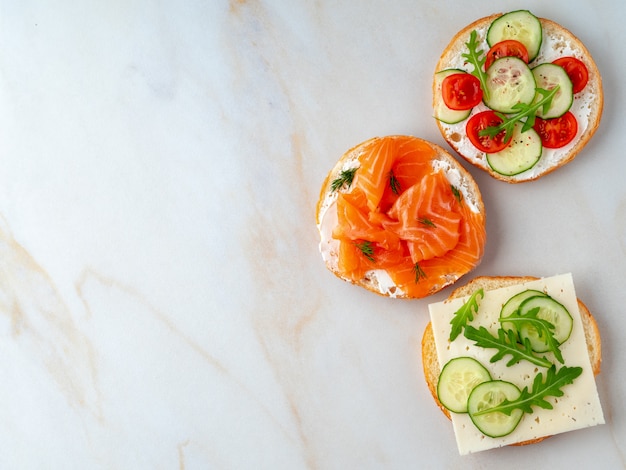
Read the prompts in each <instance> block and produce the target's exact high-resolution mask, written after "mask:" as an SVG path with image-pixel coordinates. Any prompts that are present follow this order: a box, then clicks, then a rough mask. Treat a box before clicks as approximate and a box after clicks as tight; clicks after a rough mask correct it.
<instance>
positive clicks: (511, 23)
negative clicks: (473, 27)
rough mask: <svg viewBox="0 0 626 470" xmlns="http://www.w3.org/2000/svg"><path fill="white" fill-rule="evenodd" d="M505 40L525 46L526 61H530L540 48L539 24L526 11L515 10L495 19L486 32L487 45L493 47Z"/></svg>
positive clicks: (541, 34) (534, 17) (540, 31)
mask: <svg viewBox="0 0 626 470" xmlns="http://www.w3.org/2000/svg"><path fill="white" fill-rule="evenodd" d="M506 39H515V40H516V41H519V42H521V43H522V44H524V46H526V50H527V51H528V60H529V61H532V60H533V59H534V58H535V57H537V54H539V49H540V48H541V42H542V40H543V31H542V28H541V22H540V21H539V19H538V18H537V17H536V16H535V15H533V14H532V13H531V12H529V11H528V10H516V11H512V12H509V13H507V14H505V15H502V16H501V17H499V18H496V19H495V20H494V21H493V22H492V23H491V25H490V26H489V30H488V31H487V43H488V44H489V47H493V46H494V45H495V44H496V43H499V42H500V41H504V40H506Z"/></svg>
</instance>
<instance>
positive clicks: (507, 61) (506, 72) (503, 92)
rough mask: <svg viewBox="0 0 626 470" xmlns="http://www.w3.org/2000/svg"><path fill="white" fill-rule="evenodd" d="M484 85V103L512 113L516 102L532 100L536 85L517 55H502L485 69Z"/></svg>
mask: <svg viewBox="0 0 626 470" xmlns="http://www.w3.org/2000/svg"><path fill="white" fill-rule="evenodd" d="M485 86H486V88H487V90H488V93H486V95H487V96H486V97H484V98H483V100H484V102H485V104H486V105H487V106H489V107H490V108H491V109H493V110H494V111H500V112H501V113H512V112H515V109H514V108H513V106H515V105H516V104H518V103H525V104H530V103H532V102H533V99H534V98H535V88H536V86H537V85H536V83H535V76H534V75H533V72H532V70H531V69H530V67H528V65H527V64H526V62H524V61H523V60H522V59H519V58H517V57H502V58H500V59H498V60H496V61H495V62H494V63H493V64H491V66H490V67H489V68H488V69H487V81H486V83H485Z"/></svg>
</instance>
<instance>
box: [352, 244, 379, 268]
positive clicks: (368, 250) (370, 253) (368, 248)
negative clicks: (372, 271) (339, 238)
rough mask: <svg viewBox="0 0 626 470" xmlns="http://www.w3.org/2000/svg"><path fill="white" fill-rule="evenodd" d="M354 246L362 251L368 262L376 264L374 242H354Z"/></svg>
mask: <svg viewBox="0 0 626 470" xmlns="http://www.w3.org/2000/svg"><path fill="white" fill-rule="evenodd" d="M354 245H355V246H356V247H357V248H358V249H359V250H361V253H363V256H365V257H366V258H367V259H368V260H370V261H371V262H372V263H374V262H375V260H374V246H373V245H372V242H370V241H367V240H365V241H362V242H360V243H359V242H354Z"/></svg>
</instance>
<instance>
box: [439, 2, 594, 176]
mask: <svg viewBox="0 0 626 470" xmlns="http://www.w3.org/2000/svg"><path fill="white" fill-rule="evenodd" d="M603 100H604V98H603V90H602V80H601V77H600V73H599V71H598V68H597V67H596V64H595V62H594V61H593V59H592V57H591V54H590V53H589V51H588V50H587V49H586V48H585V46H584V45H583V44H582V42H581V41H580V40H579V39H578V38H577V37H576V36H574V35H573V34H572V33H571V32H570V31H568V30H567V29H565V28H564V27H563V26H561V25H559V24H557V23H555V22H554V21H550V20H547V19H543V18H537V17H536V16H534V15H533V14H532V13H530V12H529V11H527V10H518V11H512V12H509V13H506V14H496V15H492V16H488V17H485V18H482V19H479V20H477V21H475V22H474V23H472V24H470V25H468V26H467V27H465V28H464V29H463V30H461V31H460V32H459V33H458V34H457V35H456V36H455V37H454V38H453V39H452V41H451V42H450V44H449V45H448V46H447V47H446V48H445V50H444V52H443V54H442V55H441V58H440V60H439V62H438V63H437V66H436V69H435V74H434V80H433V109H434V116H435V118H436V120H437V124H438V126H439V129H440V131H441V134H442V135H443V137H444V138H445V140H446V141H447V142H448V143H449V144H450V146H451V147H452V148H453V149H454V150H455V151H456V152H457V153H458V154H459V155H461V156H462V157H463V158H465V159H466V160H467V161H468V162H470V163H471V164H473V165H475V166H477V167H479V168H481V169H483V170H485V171H487V172H488V173H489V174H491V175H492V176H493V177H495V178H497V179H499V180H502V181H506V182H509V183H520V182H524V181H531V180H535V179H537V178H539V177H541V176H543V175H546V174H547V173H550V172H552V171H553V170H555V169H557V168H559V167H561V166H563V165H564V164H566V163H568V162H569V161H571V160H572V159H573V158H574V157H575V156H576V155H577V154H578V153H579V152H580V151H581V150H582V148H583V147H584V146H585V145H586V144H587V142H589V139H591V137H592V136H593V134H594V133H595V132H596V129H597V128H598V125H599V124H600V118H601V115H602V108H603Z"/></svg>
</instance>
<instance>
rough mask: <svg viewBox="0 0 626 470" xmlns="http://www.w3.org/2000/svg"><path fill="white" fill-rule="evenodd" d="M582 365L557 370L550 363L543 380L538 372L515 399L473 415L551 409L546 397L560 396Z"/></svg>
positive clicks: (580, 371)
mask: <svg viewBox="0 0 626 470" xmlns="http://www.w3.org/2000/svg"><path fill="white" fill-rule="evenodd" d="M582 372H583V369H582V367H566V366H564V367H561V368H560V369H559V370H558V371H557V370H556V366H555V365H552V366H551V367H550V368H549V369H548V370H547V372H546V377H545V380H544V378H543V374H542V373H539V374H537V375H536V376H535V379H534V380H533V385H532V388H531V389H530V390H529V389H528V387H524V390H522V393H521V394H520V396H519V397H518V398H517V399H515V400H511V401H509V400H504V401H503V402H502V403H500V404H499V405H497V406H494V407H491V408H486V409H484V410H481V411H478V412H477V413H475V415H482V414H486V413H493V412H495V411H499V412H500V413H504V414H506V415H508V416H510V415H511V413H512V412H513V410H518V409H519V410H522V411H523V412H525V413H532V412H533V409H532V407H533V406H538V407H539V408H543V409H545V410H551V409H552V408H553V406H552V404H551V403H550V402H548V401H546V399H545V398H546V397H562V396H563V390H561V388H562V387H564V386H565V385H569V384H571V383H573V382H574V379H576V378H577V377H578V376H579V375H580V374H582Z"/></svg>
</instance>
